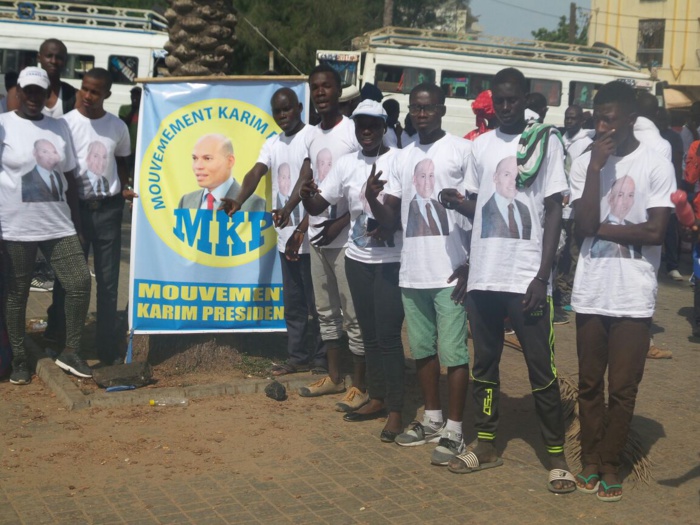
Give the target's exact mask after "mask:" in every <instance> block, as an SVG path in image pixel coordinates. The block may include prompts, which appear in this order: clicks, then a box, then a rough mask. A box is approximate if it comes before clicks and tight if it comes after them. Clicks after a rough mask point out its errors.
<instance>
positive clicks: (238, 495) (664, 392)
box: [0, 261, 700, 525]
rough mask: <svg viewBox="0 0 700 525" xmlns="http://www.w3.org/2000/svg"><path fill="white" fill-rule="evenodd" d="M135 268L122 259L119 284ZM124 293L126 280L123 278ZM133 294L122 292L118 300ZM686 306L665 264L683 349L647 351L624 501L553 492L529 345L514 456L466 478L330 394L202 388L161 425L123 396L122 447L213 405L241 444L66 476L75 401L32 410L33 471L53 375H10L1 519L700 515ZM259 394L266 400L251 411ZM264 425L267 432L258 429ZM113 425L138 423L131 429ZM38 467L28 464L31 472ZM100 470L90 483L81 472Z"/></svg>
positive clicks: (662, 302)
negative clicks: (354, 417) (666, 356)
mask: <svg viewBox="0 0 700 525" xmlns="http://www.w3.org/2000/svg"><path fill="white" fill-rule="evenodd" d="M684 262H686V263H687V264H686V265H685V266H683V267H682V268H681V269H682V270H684V271H685V274H688V273H689V271H690V267H689V261H684ZM125 266H126V263H125ZM127 276H128V273H127V272H126V271H123V272H122V277H123V281H124V282H126V278H127ZM120 291H121V292H123V291H125V286H124V285H122V286H121V287H120ZM32 295H33V297H32V306H31V307H32V308H35V309H36V310H35V312H36V315H40V314H41V311H42V308H44V306H45V303H46V297H45V295H43V296H41V294H32ZM124 300H125V295H122V299H121V302H123V301H124ZM93 304H94V303H93ZM691 310H692V289H691V288H690V287H689V286H688V284H687V283H674V282H671V281H670V280H668V279H667V278H666V277H665V275H663V276H662V278H661V285H660V292H659V304H658V308H657V315H656V316H655V319H654V320H655V324H654V331H655V332H656V335H655V337H656V343H657V344H658V345H660V346H663V347H667V348H671V349H672V350H673V352H674V358H673V359H672V360H668V361H649V360H648V361H647V365H646V370H645V377H644V380H643V382H642V385H641V388H640V392H639V396H638V403H637V408H636V416H635V418H634V421H633V427H634V428H635V429H636V430H637V431H638V432H639V433H640V435H641V436H642V441H643V446H644V447H645V448H646V449H648V450H649V454H650V456H651V458H652V459H653V461H654V467H653V470H652V475H653V477H654V479H653V481H652V482H651V483H649V484H648V485H645V484H641V483H632V482H629V481H628V482H627V483H626V484H625V495H624V499H623V500H622V501H621V502H620V503H617V504H603V503H599V502H598V501H597V500H596V499H595V497H592V496H587V495H583V494H580V493H575V494H571V495H566V496H555V495H553V494H550V493H548V492H547V490H546V489H545V478H546V472H545V470H544V468H543V466H542V462H541V458H542V457H543V454H544V452H543V448H542V445H541V443H540V439H539V436H538V431H537V429H536V425H535V419H534V407H533V403H532V398H531V396H530V394H529V392H528V385H527V381H526V370H525V366H524V362H523V359H522V355H521V354H519V353H518V352H517V351H515V350H512V349H507V350H506V351H505V352H504V357H503V362H502V366H501V370H502V383H503V394H502V402H501V403H502V428H501V431H500V434H499V447H500V449H501V450H502V455H503V458H504V460H505V465H504V466H503V467H501V468H498V469H493V470H490V471H485V472H481V473H478V474H473V475H467V476H458V475H454V474H451V473H449V472H448V471H447V470H445V469H444V468H438V467H431V466H430V465H429V456H430V452H431V448H430V447H416V448H413V449H402V448H400V447H398V446H394V445H384V444H381V443H380V442H379V440H378V438H377V436H378V433H379V431H380V430H381V427H382V425H383V423H381V422H376V421H375V422H368V423H363V424H357V425H352V424H345V423H343V422H342V421H340V420H339V417H338V415H337V414H336V413H334V412H332V411H331V410H330V409H329V405H330V400H328V402H326V401H325V400H323V401H320V400H318V401H309V400H303V399H301V398H298V397H297V396H292V398H291V399H290V400H289V401H287V402H285V403H287V404H286V405H285V404H279V405H273V404H272V403H273V402H271V401H269V400H265V399H264V398H263V399H262V400H261V399H260V397H259V394H257V395H247V396H245V395H241V396H235V397H233V398H212V399H208V400H202V401H197V402H194V403H192V404H191V405H190V406H189V407H187V408H185V409H183V410H180V411H170V412H168V413H167V417H168V420H167V423H168V425H166V424H165V421H164V420H162V424H161V425H154V424H153V422H150V421H149V420H147V419H145V418H141V419H140V418H138V417H137V418H126V416H127V415H129V414H132V412H128V410H129V409H128V408H115V409H112V410H111V411H110V412H109V417H110V418H112V419H109V420H108V422H112V423H113V424H114V425H115V426H114V430H112V429H111V428H110V430H107V429H105V432H110V436H111V435H112V432H114V434H115V438H114V439H115V442H114V443H115V447H117V446H118V445H119V444H120V443H121V444H122V445H124V443H126V445H125V446H130V447H135V448H136V447H141V446H143V444H144V443H145V444H150V443H152V442H153V439H154V435H159V433H163V436H162V439H164V440H165V439H167V432H172V429H173V428H175V429H177V430H178V431H179V432H181V433H184V434H188V433H194V432H195V431H196V432H197V433H200V432H201V433H206V432H211V433H212V434H215V432H216V428H217V426H216V421H208V420H206V419H204V418H203V417H202V416H201V414H205V413H206V414H211V413H215V414H220V415H219V416H217V417H226V418H231V419H230V420H227V421H230V422H231V423H232V424H235V425H240V427H241V429H242V431H241V434H240V437H238V438H236V440H234V441H233V442H231V441H225V440H224V441H223V444H221V446H220V447H219V448H217V449H214V447H213V446H212V447H210V448H209V449H204V450H203V451H199V452H198V455H195V456H193V458H195V459H194V460H193V462H192V463H191V464H189V466H188V468H187V469H186V470H183V469H179V470H178V469H175V470H173V471H169V470H164V469H167V464H165V463H164V460H161V459H159V458H160V456H157V457H156V456H153V458H151V459H150V461H151V463H148V464H149V465H153V466H152V467H149V468H152V470H149V468H142V469H138V470H130V469H128V468H124V466H123V465H121V466H120V465H116V466H113V467H111V468H110V469H109V470H107V471H105V469H106V468H107V467H108V466H109V465H110V464H109V463H108V464H107V466H105V465H104V464H102V465H101V464H100V463H99V462H94V461H93V462H91V461H85V462H81V461H76V462H75V463H74V464H69V465H68V466H64V467H62V471H61V472H60V473H58V474H57V473H56V472H55V468H54V469H49V468H47V469H46V470H44V469H43V468H42V465H44V464H47V465H48V464H50V463H51V461H52V460H51V458H53V455H52V454H51V453H49V452H50V451H51V450H52V449H53V448H56V449H59V448H60V449H61V450H64V448H61V447H63V445H64V443H63V441H62V440H65V437H63V434H64V433H65V432H67V431H68V430H70V423H71V417H76V418H77V417H82V416H79V415H77V414H78V412H72V413H62V414H63V415H62V416H61V418H62V419H61V421H60V425H57V424H54V423H52V421H53V419H52V418H53V416H51V417H49V418H48V421H47V422H46V424H42V422H41V421H37V422H36V423H35V424H34V423H31V427H32V431H31V437H27V440H26V441H25V442H24V443H31V444H32V446H33V447H36V448H37V450H34V449H31V452H32V453H33V454H34V456H35V458H36V460H35V461H27V462H26V469H25V468H23V466H22V465H18V464H15V463H13V459H12V458H13V454H14V452H13V451H14V450H15V448H16V447H20V446H23V445H22V443H23V441H22V439H21V437H22V429H23V428H25V427H26V426H27V425H30V423H28V421H30V419H31V414H32V411H33V410H35V409H36V406H35V405H36V403H38V402H39V399H41V400H42V403H43V402H44V397H45V396H44V397H42V395H43V394H45V391H46V386H45V385H43V384H41V382H39V381H35V383H33V384H32V385H31V386H30V387H26V388H27V390H26V391H25V392H26V394H24V395H23V396H22V397H19V396H18V395H17V394H16V393H15V391H8V389H12V388H13V387H12V386H11V385H9V384H8V383H7V382H5V383H2V384H0V414H1V415H0V443H2V451H0V525H5V524H15V523H22V524H36V523H60V524H64V523H65V524H71V525H73V524H77V523H96V524H102V523H104V524H107V523H110V524H111V523H114V524H117V523H119V524H130V525H134V524H168V523H173V524H174V523H193V524H224V523H236V524H243V523H251V524H252V523H255V524H267V523H332V524H334V525H340V524H345V523H347V524H355V523H358V524H360V523H368V524H384V523H401V524H405V523H436V524H452V523H454V524H461V523H467V522H472V523H489V522H490V523H499V524H509V523H513V524H516V523H517V524H520V523H555V522H557V523H563V522H585V523H596V524H603V523H605V524H608V523H610V524H612V523H635V524H646V523H649V524H654V525H658V524H664V523H669V524H671V523H673V524H675V523H688V524H690V523H700V461H699V460H700V457H699V451H700V448H699V445H698V443H700V420H699V417H698V401H699V399H698V398H699V394H700V391H699V390H698V380H697V374H698V372H699V371H700V366H698V365H699V364H700V344H699V343H700V342H699V341H698V340H696V339H693V338H691V337H690V334H691V326H690V324H689V319H690V313H691ZM556 335H557V343H556V348H557V363H558V368H559V370H560V373H561V374H562V375H572V374H575V373H576V362H575V347H574V344H573V341H574V329H573V326H572V324H569V325H565V326H560V327H557V328H556ZM414 387H415V385H414V384H413V382H412V381H410V382H409V385H408V388H409V389H410V390H409V394H408V396H407V398H408V399H409V403H408V404H409V406H408V407H407V408H406V414H405V415H404V416H405V417H406V418H407V419H408V418H410V417H412V416H413V415H414V414H415V413H416V411H417V410H420V408H419V407H418V406H417V405H416V403H415V402H414V401H415V400H416V399H417V396H416V394H415V389H414ZM3 391H4V392H3ZM46 403H47V404H46V405H45V406H44V407H43V410H45V411H47V412H50V413H52V414H53V413H55V412H56V411H60V410H62V407H61V405H60V403H59V402H58V401H57V400H55V399H49V400H48V401H46ZM256 406H262V407H263V408H264V410H262V411H259V410H258V413H256V414H255V415H247V416H245V414H249V413H250V410H248V409H249V408H250V407H256ZM86 410H94V409H86ZM267 410H269V411H270V413H269V414H268V413H266V411H267ZM81 413H85V412H84V411H81ZM72 414H76V415H75V416H72ZM472 414H473V413H472V411H471V410H470V407H469V405H468V406H467V411H466V413H465V428H466V429H467V438H468V439H473V437H474V432H473V430H472V429H471V424H472V422H473V415H472ZM106 417H107V416H105V413H104V412H103V411H98V412H97V413H96V415H95V422H94V424H96V425H97V424H106V423H105V418H106ZM28 418H29V419H28ZM88 424H89V423H88ZM265 424H269V425H268V426H264V425H265ZM84 425H85V424H84V423H83V428H84ZM256 425H259V426H260V428H266V429H267V430H265V431H262V430H259V431H255V429H256V428H257V427H256ZM168 429H170V430H168ZM73 430H75V429H73ZM243 430H245V431H243ZM248 430H249V432H248ZM75 432H77V434H75V433H74V434H73V436H74V443H75V442H78V443H79V442H80V437H79V435H80V428H78V429H77V430H75ZM118 432H121V434H119V435H120V436H122V435H123V436H128V437H123V439H124V442H123V443H122V442H121V441H119V438H118V437H117V433H118ZM76 435H77V436H78V437H75V436H76ZM192 435H194V434H192ZM236 435H239V434H236ZM222 439H223V438H222ZM290 443H291V445H290ZM24 446H25V447H26V446H28V445H26V444H25V445H24ZM87 448H88V449H89V446H88V447H87ZM156 448H157V445H156ZM127 450H128V449H127ZM25 453H29V452H28V451H27V450H25ZM125 454H126V453H125ZM153 454H156V452H153ZM212 455H214V456H215V458H216V461H213V460H212ZM144 457H146V458H148V457H150V456H148V455H146V456H144ZM164 457H166V456H164ZM197 458H199V459H197ZM143 461H144V460H142V462H143ZM27 472H31V473H32V475H31V476H29V477H28V474H25V473H27ZM168 472H170V474H168ZM57 476H58V478H57ZM74 479H75V480H78V481H75V482H73V481H72V480H74ZM90 479H92V480H93V482H92V483H89V482H86V481H84V480H90ZM95 480H97V481H95ZM80 483H85V486H81V485H80ZM69 484H70V487H72V488H70V487H69Z"/></svg>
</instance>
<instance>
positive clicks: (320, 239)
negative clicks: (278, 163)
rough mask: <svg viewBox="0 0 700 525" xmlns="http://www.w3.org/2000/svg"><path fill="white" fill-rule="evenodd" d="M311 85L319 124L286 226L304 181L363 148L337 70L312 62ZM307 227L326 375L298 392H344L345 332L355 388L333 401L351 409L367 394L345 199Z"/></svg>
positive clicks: (284, 216) (284, 214)
mask: <svg viewBox="0 0 700 525" xmlns="http://www.w3.org/2000/svg"><path fill="white" fill-rule="evenodd" d="M309 88H310V90H311V100H312V102H313V104H314V106H315V108H316V112H317V113H318V115H319V116H320V117H321V122H320V123H319V124H318V125H317V126H314V127H313V128H311V129H310V131H309V133H308V134H307V135H306V137H305V140H306V146H307V153H306V159H305V160H304V164H303V166H302V169H301V171H300V173H299V178H298V179H297V183H296V185H295V187H294V190H292V195H291V197H290V199H289V200H288V201H287V204H286V205H285V206H284V208H283V209H282V210H280V211H279V213H278V214H277V222H278V224H286V223H287V221H288V220H289V217H290V215H291V211H292V210H293V209H294V208H295V207H296V206H297V205H298V204H299V202H300V198H299V190H300V189H301V187H302V185H303V184H304V182H306V181H307V180H310V179H311V178H312V177H313V178H314V181H315V182H316V184H320V183H321V181H322V180H323V179H325V177H326V175H327V174H328V172H329V171H330V169H331V167H332V166H333V164H334V162H336V161H337V160H338V159H339V158H340V157H342V156H343V155H347V154H348V153H353V152H356V151H358V150H360V149H361V148H360V144H359V142H358V141H357V138H356V137H355V126H354V124H353V122H352V120H350V119H349V118H347V117H346V116H344V115H343V114H342V113H341V112H340V107H339V98H340V94H341V91H342V87H341V79H340V75H339V74H338V72H337V71H336V70H335V69H333V68H332V67H331V66H329V65H327V64H320V65H318V66H316V67H315V68H314V69H313V70H312V71H311V74H310V75H309ZM308 225H309V242H310V244H311V273H312V276H313V280H314V296H315V301H316V310H317V311H318V315H319V321H320V323H321V336H322V337H323V340H324V341H325V342H326V349H327V360H328V375H327V376H325V377H323V378H322V379H320V380H318V381H315V382H313V383H311V384H310V385H308V386H306V387H302V388H300V389H299V395H301V396H302V397H315V396H321V395H326V394H337V393H341V392H345V390H346V389H345V381H344V379H343V376H342V374H341V370H340V352H341V349H342V345H341V341H340V340H341V337H342V334H343V331H345V332H346V333H347V335H348V346H349V348H350V352H351V353H352V355H353V378H352V383H353V385H352V386H353V388H351V389H350V390H348V392H347V395H346V396H345V398H344V399H343V400H342V401H340V402H339V403H338V404H336V409H337V410H340V411H346V410H355V409H356V408H359V407H360V406H362V405H363V404H364V403H366V402H367V399H368V398H367V394H366V392H365V391H366V387H365V356H364V353H365V351H364V344H363V342H362V334H361V333H360V327H359V324H358V322H357V316H356V315H355V307H354V305H353V303H352V297H351V294H350V287H349V286H348V281H347V277H346V276H345V245H346V244H347V240H348V230H349V228H350V213H349V212H348V202H347V199H345V198H342V199H340V200H339V201H338V202H337V203H335V204H334V205H333V206H331V207H330V208H328V209H326V210H325V211H324V212H323V213H321V214H320V215H317V216H313V217H309V220H308ZM357 390H359V392H357Z"/></svg>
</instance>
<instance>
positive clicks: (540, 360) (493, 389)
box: [467, 290, 564, 455]
mask: <svg viewBox="0 0 700 525" xmlns="http://www.w3.org/2000/svg"><path fill="white" fill-rule="evenodd" d="M523 298H524V295H523V294H516V293H508V292H488V291H482V290H472V291H470V292H469V294H468V295H467V312H468V316H469V321H470V326H471V329H472V337H473V338H474V364H473V366H472V379H473V381H474V383H473V398H474V405H475V406H474V408H475V416H474V419H475V426H476V430H477V437H478V439H479V441H486V442H493V441H494V440H495V439H496V434H497V431H498V419H499V400H500V375H499V370H498V366H499V364H500V361H501V354H502V352H503V339H504V333H503V330H504V320H505V318H506V317H508V318H510V321H511V324H512V327H513V329H514V330H515V333H516V335H517V336H518V339H519V340H520V344H521V345H522V349H523V355H524V356H525V363H526V365H527V370H528V375H529V379H530V386H531V388H532V395H533V397H534V399H535V409H536V412H537V418H538V420H539V425H540V431H541V434H542V438H543V439H544V443H545V446H546V447H547V452H548V453H549V454H552V455H558V454H562V453H563V451H564V417H563V410H562V406H561V395H560V392H559V382H558V381H557V369H556V367H555V366H554V330H553V328H552V317H553V312H554V308H553V305H552V299H551V297H550V298H549V300H548V301H547V303H546V305H545V306H544V307H543V308H540V309H538V310H535V311H534V312H531V313H530V314H529V315H525V314H523V306H522V301H523Z"/></svg>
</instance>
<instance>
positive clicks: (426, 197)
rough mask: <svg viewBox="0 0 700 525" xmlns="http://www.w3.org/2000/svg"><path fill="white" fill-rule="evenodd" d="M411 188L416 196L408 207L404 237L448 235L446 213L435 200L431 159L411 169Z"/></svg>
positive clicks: (433, 168)
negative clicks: (413, 188)
mask: <svg viewBox="0 0 700 525" xmlns="http://www.w3.org/2000/svg"><path fill="white" fill-rule="evenodd" d="M413 186H414V187H415V189H416V194H415V195H414V196H413V199H411V202H410V204H409V207H408V220H407V222H406V237H425V236H428V235H449V233H450V228H449V223H448V221H447V211H446V210H445V208H444V207H443V205H442V204H440V203H439V202H438V201H437V199H434V198H433V192H434V191H435V164H434V163H433V161H432V159H423V160H421V161H420V162H418V164H416V166H415V168H414V169H413Z"/></svg>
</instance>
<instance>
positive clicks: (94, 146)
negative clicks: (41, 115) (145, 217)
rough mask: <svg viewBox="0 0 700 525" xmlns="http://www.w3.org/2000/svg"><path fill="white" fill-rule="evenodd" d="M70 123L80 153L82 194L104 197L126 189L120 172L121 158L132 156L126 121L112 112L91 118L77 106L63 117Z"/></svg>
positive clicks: (87, 198)
mask: <svg viewBox="0 0 700 525" xmlns="http://www.w3.org/2000/svg"><path fill="white" fill-rule="evenodd" d="M61 118H62V119H63V120H65V121H66V123H67V124H68V128H69V129H70V132H71V135H72V137H73V144H74V145H75V152H76V155H77V156H78V164H79V165H80V168H79V170H78V171H79V177H78V197H80V199H82V200H96V199H104V198H105V197H113V196H114V195H119V194H120V193H121V191H122V185H121V181H120V180H119V175H118V174H117V159H116V158H117V157H128V156H129V155H131V140H130V139H129V129H128V128H127V127H126V124H124V122H123V121H122V120H121V119H119V118H118V117H116V116H114V115H112V114H111V113H105V115H104V116H103V117H100V118H95V119H91V118H88V117H86V116H84V115H82V114H81V113H80V112H79V111H78V110H77V109H74V110H72V111H70V112H68V114H67V115H65V116H64V117H61Z"/></svg>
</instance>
